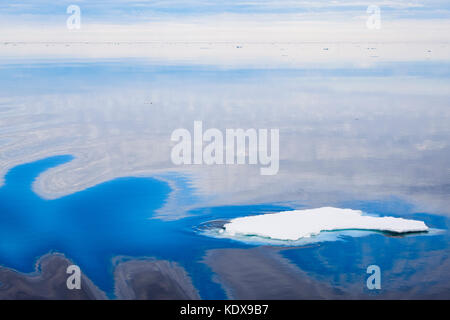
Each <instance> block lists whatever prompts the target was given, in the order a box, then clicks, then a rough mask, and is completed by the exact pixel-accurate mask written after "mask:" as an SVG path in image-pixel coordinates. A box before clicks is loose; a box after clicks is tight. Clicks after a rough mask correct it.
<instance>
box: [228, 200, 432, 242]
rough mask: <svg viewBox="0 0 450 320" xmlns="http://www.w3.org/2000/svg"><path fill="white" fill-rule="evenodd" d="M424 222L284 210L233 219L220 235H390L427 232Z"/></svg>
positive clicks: (351, 212) (283, 237)
mask: <svg viewBox="0 0 450 320" xmlns="http://www.w3.org/2000/svg"><path fill="white" fill-rule="evenodd" d="M428 229H429V228H428V226H427V225H426V224H425V223H424V222H423V221H418V220H410V219H403V218H394V217H375V216H368V215H363V212H362V211H360V210H352V209H340V208H332V207H323V208H317V209H307V210H293V211H283V212H279V213H272V214H263V215H256V216H248V217H241V218H236V219H232V220H231V221H230V222H229V223H226V224H224V225H223V230H222V232H221V233H222V236H225V237H235V236H258V237H262V238H270V239H276V240H298V239H301V238H309V237H311V236H314V235H318V234H319V233H320V232H322V231H341V230H371V231H385V232H392V233H407V232H423V231H428Z"/></svg>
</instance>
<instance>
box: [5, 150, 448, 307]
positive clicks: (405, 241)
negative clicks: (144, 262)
mask: <svg viewBox="0 0 450 320" xmlns="http://www.w3.org/2000/svg"><path fill="white" fill-rule="evenodd" d="M71 160H72V157H71V156H57V157H51V158H46V159H43V160H40V161H36V162H33V163H29V164H24V165H20V166H17V167H15V168H13V169H12V170H10V171H9V172H8V174H7V175H6V178H5V185H4V186H3V187H1V188H0V265H2V266H5V267H8V268H13V269H15V270H17V271H19V272H25V273H28V272H33V271H34V263H35V261H36V260H37V259H38V258H39V257H40V256H42V255H44V254H47V253H49V252H60V253H64V255H65V256H67V257H68V258H69V259H71V260H72V261H74V262H75V263H76V264H77V265H79V266H80V268H81V269H82V270H83V272H84V273H85V274H86V275H87V276H88V277H89V278H90V279H91V280H92V281H93V282H94V283H95V284H96V285H97V286H98V287H99V288H100V289H102V290H104V291H105V292H106V293H107V295H108V296H109V297H114V278H113V271H114V267H115V266H114V263H113V261H114V258H115V257H117V256H128V257H136V258H139V257H153V258H156V259H164V260H169V261H174V262H176V263H178V264H179V265H180V266H182V267H183V268H184V269H185V270H186V272H187V273H188V275H189V276H190V277H191V278H192V282H193V285H194V286H195V287H196V289H197V290H198V291H199V294H200V296H201V297H202V298H203V299H223V298H227V297H228V296H227V292H230V290H228V289H227V288H226V287H227V283H220V282H221V279H222V278H223V277H221V274H218V275H217V274H215V273H214V272H213V270H212V269H211V267H210V266H209V265H208V264H207V263H205V260H204V258H205V256H206V255H207V254H208V252H210V251H211V250H215V252H216V254H217V252H219V254H220V250H222V249H243V250H253V249H254V248H255V247H258V245H255V244H251V243H245V242H240V241H234V240H230V239H220V238H214V237H209V236H206V235H204V234H202V233H201V232H198V227H199V226H201V225H202V224H203V223H205V222H207V221H215V220H227V219H231V218H234V217H239V216H246V215H253V214H261V213H268V212H277V211H282V210H288V209H290V208H289V207H288V206H281V205H270V204H268V205H249V206H225V207H212V208H201V209H195V210H192V211H190V212H189V216H188V217H185V218H182V219H179V220H175V221H164V220H161V219H152V217H153V216H155V211H156V210H157V209H159V208H161V207H162V206H163V205H164V203H165V201H166V200H167V198H168V196H169V193H170V191H171V190H170V187H169V186H168V184H167V183H166V182H163V181H159V180H156V179H153V178H134V177H129V178H118V179H114V180H112V181H108V182H105V183H102V184H99V185H97V186H94V187H92V188H88V189H86V190H83V191H80V192H77V193H75V194H72V195H68V196H64V197H61V198H58V199H55V200H45V199H43V198H41V197H39V196H38V195H37V194H36V193H35V192H33V190H32V183H33V181H34V179H35V178H36V177H37V176H38V175H39V174H40V173H42V172H43V171H45V170H47V169H49V168H52V167H55V166H58V165H61V164H63V163H66V162H68V161H71ZM345 205H346V207H349V208H353V209H361V210H364V211H366V212H368V213H376V214H379V215H392V216H402V217H408V218H415V219H420V220H423V221H425V223H426V224H427V225H428V226H429V227H431V228H433V229H440V230H441V231H440V232H434V233H432V234H417V235H407V236H404V237H393V236H389V235H386V234H381V233H370V234H369V235H366V236H358V237H353V236H348V235H347V236H346V235H342V236H340V237H338V238H336V239H335V240H334V241H326V242H320V243H315V244H312V245H308V246H300V247H288V246H286V247H280V246H261V248H262V250H271V251H274V250H275V251H276V252H277V255H279V256H280V257H283V260H287V261H288V264H290V265H291V267H292V268H294V269H295V268H298V269H300V270H302V272H303V275H302V276H307V277H309V278H310V279H312V280H313V281H317V282H319V283H325V284H327V285H330V286H332V287H333V288H334V291H333V292H334V294H336V293H337V294H338V295H339V294H341V295H342V297H367V298H371V297H377V295H378V296H380V297H388V298H389V297H397V298H398V297H402V296H403V295H404V296H405V297H407V296H408V295H409V294H410V293H411V292H414V294H415V296H414V297H417V296H419V297H420V296H421V295H422V296H423V297H434V298H439V297H442V295H445V294H447V298H448V297H449V296H450V277H449V275H448V269H446V268H447V267H448V266H449V265H450V263H449V253H450V250H449V233H448V226H449V219H448V218H445V217H442V216H436V215H430V214H426V213H414V212H411V210H412V209H411V207H409V206H408V205H407V204H404V203H402V202H401V201H400V200H398V199H391V200H389V201H386V202H385V203H383V202H376V203H367V202H364V203H347V204H345ZM244 260H245V255H244ZM244 262H245V261H244ZM371 264H376V265H379V266H380V268H381V270H382V271H383V280H382V281H383V282H382V283H383V290H382V291H380V292H377V293H373V292H368V290H367V289H366V287H365V279H366V278H367V274H366V268H367V266H369V265H371ZM256 268H257V267H256ZM292 268H291V269H292ZM280 272H285V271H282V270H280ZM261 275H262V277H264V273H263V272H262V273H261ZM231 277H232V275H231ZM260 280H261V279H258V280H255V281H260ZM273 281H276V280H273ZM424 282H425V283H426V285H423V283H424ZM230 283H232V281H231V282H230ZM251 285H252V284H249V286H251ZM271 285H272V286H275V287H276V286H277V285H280V284H278V283H276V282H274V283H273V284H271ZM298 290H302V288H298ZM417 290H419V291H417ZM436 295H440V296H436ZM324 297H325V296H324ZM273 298H275V297H273ZM284 298H285V297H284Z"/></svg>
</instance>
